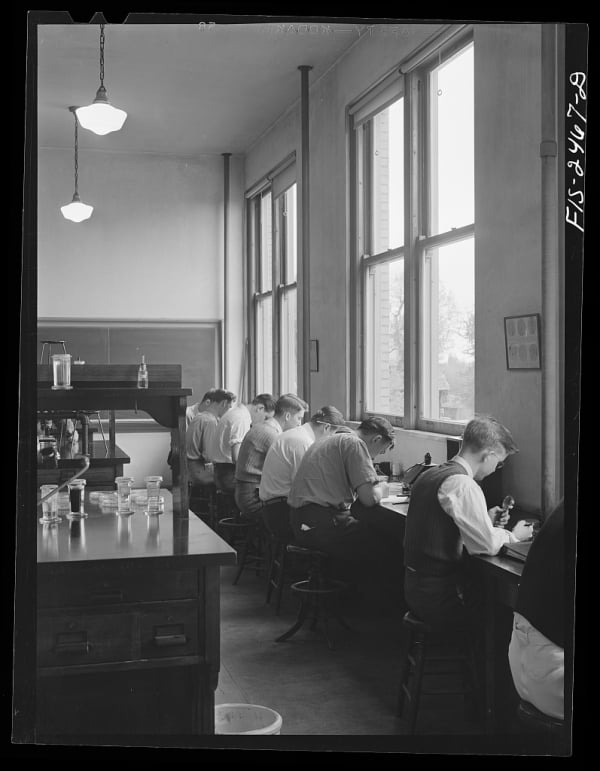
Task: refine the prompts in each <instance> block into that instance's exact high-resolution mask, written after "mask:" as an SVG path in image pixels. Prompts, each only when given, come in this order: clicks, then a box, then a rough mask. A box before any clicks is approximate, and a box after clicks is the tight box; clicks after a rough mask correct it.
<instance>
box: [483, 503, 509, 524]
mask: <svg viewBox="0 0 600 771" xmlns="http://www.w3.org/2000/svg"><path fill="white" fill-rule="evenodd" d="M488 516H489V518H490V519H491V520H492V526H494V525H495V526H496V527H504V525H505V524H506V523H507V522H508V520H509V519H510V514H509V513H508V511H507V510H506V509H503V508H502V507H501V506H492V508H491V509H488Z"/></svg>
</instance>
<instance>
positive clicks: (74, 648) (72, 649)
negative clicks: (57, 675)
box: [54, 632, 92, 653]
mask: <svg viewBox="0 0 600 771" xmlns="http://www.w3.org/2000/svg"><path fill="white" fill-rule="evenodd" d="M91 647H92V646H91V645H90V642H89V640H88V639H87V632H73V633H67V634H58V635H56V645H55V647H54V650H55V652H56V653H89V652H90V649H91Z"/></svg>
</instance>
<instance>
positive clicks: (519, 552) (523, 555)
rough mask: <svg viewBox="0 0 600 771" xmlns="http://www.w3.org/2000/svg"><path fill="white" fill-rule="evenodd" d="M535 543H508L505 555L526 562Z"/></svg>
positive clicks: (505, 547)
mask: <svg viewBox="0 0 600 771" xmlns="http://www.w3.org/2000/svg"><path fill="white" fill-rule="evenodd" d="M532 543H533V541H518V542H516V543H507V544H506V545H505V546H504V553H505V554H506V556H507V557H512V558H513V559H516V560H520V561H521V562H525V560H526V559H527V555H528V553H529V549H530V547H531V544H532Z"/></svg>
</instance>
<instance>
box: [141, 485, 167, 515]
mask: <svg viewBox="0 0 600 771" xmlns="http://www.w3.org/2000/svg"><path fill="white" fill-rule="evenodd" d="M162 481H163V478H162V477H160V476H151V477H146V479H145V482H146V491H147V493H148V504H147V508H146V514H161V513H162V512H161V509H160V502H161V501H160V483H161V482H162Z"/></svg>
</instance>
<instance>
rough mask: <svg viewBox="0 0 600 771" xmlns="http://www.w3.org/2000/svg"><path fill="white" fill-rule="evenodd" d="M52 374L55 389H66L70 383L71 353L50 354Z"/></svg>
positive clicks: (69, 386)
mask: <svg viewBox="0 0 600 771" xmlns="http://www.w3.org/2000/svg"><path fill="white" fill-rule="evenodd" d="M52 375H53V377H54V385H53V386H52V388H53V389H54V390H55V391H66V390H68V389H70V388H72V387H73V386H72V385H71V354H70V353H53V354H52Z"/></svg>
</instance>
